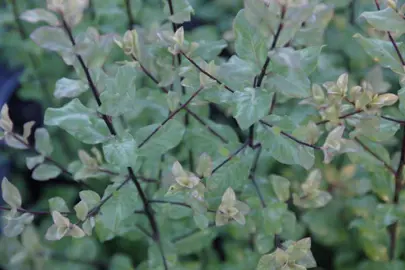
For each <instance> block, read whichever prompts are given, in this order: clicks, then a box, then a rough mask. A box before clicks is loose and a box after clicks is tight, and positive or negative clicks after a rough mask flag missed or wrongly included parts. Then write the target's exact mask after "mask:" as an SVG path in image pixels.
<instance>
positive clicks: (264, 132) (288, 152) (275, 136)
mask: <svg viewBox="0 0 405 270" xmlns="http://www.w3.org/2000/svg"><path fill="white" fill-rule="evenodd" d="M257 137H258V139H259V140H260V141H261V142H262V145H263V147H264V148H265V149H266V150H267V151H269V154H270V155H271V156H272V157H273V158H275V159H276V160H277V161H279V162H281V163H284V164H288V165H294V164H298V165H300V166H302V167H303V168H305V169H307V170H309V169H310V168H311V167H312V166H313V165H314V162H315V154H314V149H312V148H310V147H307V146H304V145H302V144H299V143H297V142H295V141H293V140H292V139H290V138H288V137H287V136H285V135H283V134H281V133H279V132H277V131H276V130H274V128H266V129H265V128H262V127H259V128H258V132H257Z"/></svg>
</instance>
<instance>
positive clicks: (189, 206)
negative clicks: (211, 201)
mask: <svg viewBox="0 0 405 270" xmlns="http://www.w3.org/2000/svg"><path fill="white" fill-rule="evenodd" d="M149 203H157V204H172V205H178V206H183V207H187V208H190V209H193V207H192V206H191V205H189V204H187V203H184V202H174V201H166V200H160V199H156V200H149ZM207 211H208V212H211V213H215V212H216V211H215V210H211V209H207Z"/></svg>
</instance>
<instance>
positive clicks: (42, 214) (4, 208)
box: [0, 205, 70, 216]
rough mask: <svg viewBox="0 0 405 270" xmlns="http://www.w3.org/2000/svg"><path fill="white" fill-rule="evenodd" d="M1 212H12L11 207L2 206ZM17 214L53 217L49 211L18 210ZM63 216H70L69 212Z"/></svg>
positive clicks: (0, 207)
mask: <svg viewBox="0 0 405 270" xmlns="http://www.w3.org/2000/svg"><path fill="white" fill-rule="evenodd" d="M0 211H11V207H8V206H1V205H0ZM17 212H19V213H29V214H32V215H35V216H44V215H51V212H49V211H35V210H27V209H24V208H17ZM61 214H62V215H68V214H70V213H69V212H61Z"/></svg>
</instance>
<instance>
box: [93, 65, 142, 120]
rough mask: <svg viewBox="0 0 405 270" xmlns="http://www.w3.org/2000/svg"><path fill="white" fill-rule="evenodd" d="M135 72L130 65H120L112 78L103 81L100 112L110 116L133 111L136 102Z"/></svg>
mask: <svg viewBox="0 0 405 270" xmlns="http://www.w3.org/2000/svg"><path fill="white" fill-rule="evenodd" d="M135 78H136V72H135V69H134V67H132V66H130V65H125V66H121V67H119V68H118V71H117V73H116V75H115V77H114V78H109V79H107V80H106V82H105V91H104V92H103V93H101V95H100V99H101V102H102V105H101V106H100V108H99V111H100V112H101V113H104V114H107V115H110V116H119V115H121V114H124V113H130V112H131V111H133V105H134V103H135V102H136V87H135Z"/></svg>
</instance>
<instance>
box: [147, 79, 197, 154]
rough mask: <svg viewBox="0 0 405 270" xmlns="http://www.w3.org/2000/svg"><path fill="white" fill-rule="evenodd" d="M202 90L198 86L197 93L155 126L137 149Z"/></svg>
mask: <svg viewBox="0 0 405 270" xmlns="http://www.w3.org/2000/svg"><path fill="white" fill-rule="evenodd" d="M202 90H204V87H203V86H200V88H198V90H197V91H195V92H194V93H193V94H192V95H191V97H190V98H189V99H188V100H187V101H186V102H185V103H184V104H182V105H181V106H180V107H178V108H177V109H176V110H174V111H173V112H172V113H171V114H169V116H168V117H167V118H166V119H165V120H164V121H163V122H162V123H161V124H160V125H159V126H157V127H156V128H155V129H154V130H153V131H152V132H151V133H150V134H149V135H148V136H147V137H146V138H145V139H144V140H143V141H142V142H141V143H139V148H141V147H142V146H143V145H145V143H147V142H148V141H149V140H150V139H151V138H152V137H153V135H155V134H156V133H157V132H158V131H159V130H160V129H161V128H162V127H163V126H164V125H165V124H166V123H167V122H169V121H170V120H171V119H173V117H175V116H176V115H177V114H178V113H179V112H180V111H181V110H182V109H184V108H185V107H186V106H187V105H188V104H190V102H191V101H193V99H194V98H195V97H196V96H197V95H198V94H199V93H200V92H201V91H202Z"/></svg>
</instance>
